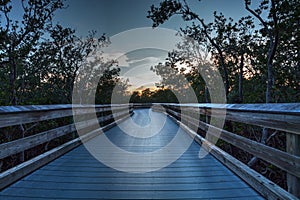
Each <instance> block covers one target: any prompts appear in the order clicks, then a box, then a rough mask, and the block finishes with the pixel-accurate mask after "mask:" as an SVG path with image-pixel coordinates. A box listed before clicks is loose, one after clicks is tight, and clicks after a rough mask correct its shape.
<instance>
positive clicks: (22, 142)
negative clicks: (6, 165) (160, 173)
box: [0, 111, 128, 159]
mask: <svg viewBox="0 0 300 200" xmlns="http://www.w3.org/2000/svg"><path fill="white" fill-rule="evenodd" d="M125 115H128V113H127V111H125V112H124V111H122V112H120V113H116V114H115V115H107V116H103V117H99V118H98V119H92V120H87V121H82V122H78V123H76V126H75V124H69V125H66V126H61V127H58V128H55V129H51V130H48V131H45V132H42V133H38V134H35V135H32V136H29V137H25V138H21V139H18V140H14V141H11V142H8V143H3V144H0V159H2V158H5V157H7V156H10V155H13V154H17V153H20V152H22V151H25V150H27V149H30V148H32V147H35V146H37V145H40V144H43V143H45V142H49V141H51V140H53V139H55V138H58V137H61V136H64V135H66V134H69V133H71V132H73V131H76V130H78V129H84V128H87V127H91V126H94V125H96V124H98V123H99V121H100V122H104V121H108V120H111V119H115V120H116V119H118V118H120V117H124V116H125Z"/></svg>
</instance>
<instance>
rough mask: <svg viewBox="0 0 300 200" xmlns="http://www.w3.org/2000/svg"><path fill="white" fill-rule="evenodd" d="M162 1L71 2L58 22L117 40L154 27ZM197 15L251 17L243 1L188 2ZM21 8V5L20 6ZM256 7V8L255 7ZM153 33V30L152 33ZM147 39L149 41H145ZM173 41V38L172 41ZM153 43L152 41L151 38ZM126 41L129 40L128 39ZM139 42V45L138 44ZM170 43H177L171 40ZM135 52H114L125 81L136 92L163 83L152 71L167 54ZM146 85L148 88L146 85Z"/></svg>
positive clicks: (174, 26)
mask: <svg viewBox="0 0 300 200" xmlns="http://www.w3.org/2000/svg"><path fill="white" fill-rule="evenodd" d="M159 2H161V1H160V0H67V1H66V4H67V5H68V7H67V8H66V9H64V10H61V11H58V12H57V13H56V15H55V21H57V22H59V23H61V24H62V25H64V26H66V27H71V28H74V29H75V30H76V33H77V35H79V36H83V37H84V36H86V35H87V34H88V31H91V30H95V31H97V33H98V34H99V35H101V34H102V33H105V34H106V35H107V36H109V37H111V38H114V37H115V38H116V37H118V36H119V35H120V34H121V35H122V33H124V31H128V30H134V29H137V28H142V27H151V26H152V21H151V20H150V19H148V18H146V16H147V11H148V10H149V9H150V6H151V5H152V4H154V5H158V4H159ZM187 2H188V3H189V5H190V7H191V8H192V9H193V11H195V12H197V13H198V14H199V15H200V17H202V18H204V19H205V21H206V22H209V21H211V20H212V18H213V11H214V10H216V11H218V12H222V13H223V14H224V15H225V16H227V17H229V16H230V17H232V18H234V19H238V18H240V17H241V16H245V15H247V14H248V13H247V12H246V10H245V9H244V1H243V0H202V1H200V2H199V0H188V1H187ZM13 3H16V2H13ZM19 6H20V5H19ZM254 6H255V5H254ZM18 9H21V8H20V7H19V8H18V6H16V9H15V13H14V14H15V15H18V14H19V13H20V12H19V11H18ZM185 24H186V22H184V21H183V20H182V19H181V18H180V17H179V16H175V17H172V18H171V19H170V20H169V21H167V22H166V23H165V24H163V25H161V26H160V28H167V29H171V30H173V31H174V32H176V31H178V30H179V28H180V27H185ZM150 32H151V30H150ZM150 32H149V33H148V35H149V36H151V37H150V38H151V40H152V41H153V42H155V43H157V44H161V43H163V42H166V41H165V39H163V38H161V37H159V36H158V37H156V38H153V37H152V34H151V33H150ZM137 37H138V39H139V40H138V41H139V42H141V43H143V41H141V35H139V36H137ZM142 38H144V39H146V38H147V37H142ZM171 38H173V37H171ZM148 39H149V38H148ZM125 40H126V39H125ZM135 42H137V41H135ZM167 42H170V43H174V44H175V42H176V41H170V40H167ZM121 43H122V44H114V45H116V46H120V45H121V46H126V45H129V43H128V41H122V42H121ZM127 50H129V51H132V50H134V51H133V52H124V51H123V52H121V51H119V50H118V49H114V51H111V50H110V53H111V54H112V55H114V57H113V58H114V59H117V60H119V67H120V68H121V69H122V71H121V73H122V75H124V78H126V79H127V78H128V79H129V81H130V84H131V85H133V88H132V89H135V88H139V87H142V86H144V87H151V86H152V87H153V86H154V83H155V82H158V81H159V77H157V76H156V75H155V74H154V73H153V72H151V71H150V67H151V66H153V65H156V64H158V63H159V62H164V60H165V58H166V55H167V50H169V49H162V48H160V46H158V49H153V48H152V49H151V48H150V49H149V48H147V47H141V49H139V50H137V49H127ZM143 83H144V85H143Z"/></svg>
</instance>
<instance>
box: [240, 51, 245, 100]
mask: <svg viewBox="0 0 300 200" xmlns="http://www.w3.org/2000/svg"><path fill="white" fill-rule="evenodd" d="M243 75H244V54H243V53H242V55H241V62H240V74H239V103H243V101H244V97H243Z"/></svg>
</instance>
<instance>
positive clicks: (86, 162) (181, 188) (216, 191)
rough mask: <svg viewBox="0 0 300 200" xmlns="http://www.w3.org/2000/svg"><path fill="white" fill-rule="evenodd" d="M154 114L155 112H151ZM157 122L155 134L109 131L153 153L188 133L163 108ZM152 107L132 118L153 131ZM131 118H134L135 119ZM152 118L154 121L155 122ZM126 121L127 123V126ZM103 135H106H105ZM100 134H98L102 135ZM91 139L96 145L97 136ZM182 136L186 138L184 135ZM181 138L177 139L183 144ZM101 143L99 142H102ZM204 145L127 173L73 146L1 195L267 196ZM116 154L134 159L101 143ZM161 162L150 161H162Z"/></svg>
mask: <svg viewBox="0 0 300 200" xmlns="http://www.w3.org/2000/svg"><path fill="white" fill-rule="evenodd" d="M152 114H153V113H152ZM153 115H155V117H156V119H157V120H158V121H164V120H165V121H166V122H165V123H164V126H163V127H162V129H161V130H160V131H159V132H158V133H157V134H156V135H155V136H153V137H148V138H136V137H132V136H130V135H128V134H127V133H126V132H124V131H122V129H121V128H119V127H114V128H112V129H110V130H108V131H107V132H106V133H105V135H106V136H107V137H108V138H109V140H110V141H111V142H112V143H113V144H115V145H116V146H118V147H120V148H122V149H124V150H125V151H129V152H135V153H147V152H148V153H149V152H155V151H156V150H159V149H161V148H163V147H165V146H166V145H168V144H169V143H170V141H172V139H173V138H174V136H175V135H176V133H177V132H178V131H180V133H182V137H184V138H186V139H187V138H189V136H188V135H187V134H186V133H185V132H184V131H183V130H182V129H179V128H178V126H177V125H176V124H175V123H174V122H172V121H171V119H170V118H166V116H165V115H163V114H161V113H154V114H153ZM149 118H150V117H149V116H148V110H140V109H138V110H136V111H135V114H134V115H133V117H132V120H133V121H134V122H135V123H136V124H138V125H140V126H142V127H144V132H147V133H149V134H151V133H152V132H151V130H150V129H149V128H148V123H151V120H150V119H149ZM130 120H131V119H130ZM152 123H153V121H152ZM128 124H129V119H128V121H124V123H122V126H127V125H128ZM101 136H103V135H101ZM101 136H98V137H99V138H100V137H101ZM98 137H95V138H94V139H92V140H90V141H88V143H87V144H89V143H92V144H97V140H96V139H97V138H98ZM184 138H183V139H184ZM181 142H182V140H181V141H178V143H179V144H178V145H180V143H181ZM99 148H100V147H99ZM199 149H200V146H199V145H198V144H197V143H195V142H193V143H192V145H191V146H190V147H189V148H188V149H187V151H186V152H185V153H184V154H183V155H182V156H181V157H180V158H179V159H178V160H176V161H175V162H173V163H172V164H170V165H169V166H167V167H165V168H162V169H160V170H157V171H153V172H148V173H127V172H121V171H117V170H115V169H112V168H109V167H107V166H105V165H104V164H103V163H101V162H99V161H98V160H96V159H95V158H94V157H93V156H92V155H91V154H90V153H89V152H88V151H87V150H86V149H85V147H84V146H79V147H78V148H76V149H74V150H72V151H70V152H69V153H67V154H65V155H64V156H62V157H60V158H58V159H56V160H54V161H53V162H51V163H49V164H48V165H45V166H44V167H42V168H40V169H38V170H37V171H35V172H34V173H32V174H31V175H29V176H27V177H25V178H23V179H22V180H20V181H18V182H16V183H15V184H13V185H11V186H10V187H8V188H6V189H4V190H3V191H2V192H0V198H1V200H2V199H3V200H9V199H14V200H19V199H22V200H23V199H25V200H26V199H43V198H46V199H241V200H246V199H263V198H262V197H260V196H259V195H258V193H257V192H255V191H254V190H253V189H251V188H250V187H249V186H248V185H247V184H246V183H245V182H243V181H242V180H241V179H240V178H238V177H237V176H235V175H234V174H233V173H232V172H231V171H230V170H228V169H227V168H226V167H224V166H223V165H222V164H221V163H220V162H218V161H217V160H216V159H215V158H214V157H213V156H211V155H209V154H208V155H207V156H206V157H205V158H202V159H199V157H198V153H199ZM102 150H103V151H104V152H106V153H107V155H108V156H109V157H111V159H114V158H116V159H117V160H119V164H120V165H124V164H125V165H126V164H130V163H134V161H133V160H125V159H123V158H122V157H120V155H118V154H113V153H112V152H111V149H109V148H106V147H102ZM173 150H174V149H170V151H166V152H165V154H164V155H161V156H162V158H168V157H170V156H172V154H173V153H174V151H173ZM161 162H165V159H160V160H159V161H158V162H154V161H153V162H152V163H143V161H140V165H135V166H134V167H136V168H144V167H147V164H152V165H158V166H159V165H160V164H161Z"/></svg>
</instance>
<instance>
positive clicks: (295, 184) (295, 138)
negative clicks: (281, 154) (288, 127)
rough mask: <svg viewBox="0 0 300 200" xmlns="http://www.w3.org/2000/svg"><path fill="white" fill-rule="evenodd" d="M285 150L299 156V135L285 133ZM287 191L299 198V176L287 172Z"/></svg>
mask: <svg viewBox="0 0 300 200" xmlns="http://www.w3.org/2000/svg"><path fill="white" fill-rule="evenodd" d="M286 151H287V153H290V154H292V155H295V156H300V136H299V135H294V134H291V133H287V134H286ZM295 170H297V169H295ZM286 176H287V186H288V191H289V192H290V193H291V194H293V195H295V196H296V197H298V198H300V178H299V177H297V176H294V175H292V174H291V173H287V175H286Z"/></svg>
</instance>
